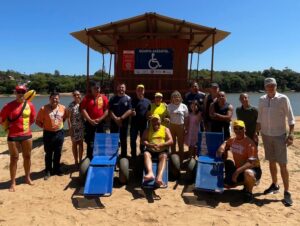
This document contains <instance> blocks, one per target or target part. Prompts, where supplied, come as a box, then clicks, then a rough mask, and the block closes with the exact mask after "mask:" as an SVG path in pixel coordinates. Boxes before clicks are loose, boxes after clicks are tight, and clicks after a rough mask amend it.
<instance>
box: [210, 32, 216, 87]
mask: <svg viewBox="0 0 300 226" xmlns="http://www.w3.org/2000/svg"><path fill="white" fill-rule="evenodd" d="M215 34H216V33H215V32H214V33H213V35H212V46H211V68H210V82H212V81H213V71H214V54H215V53H214V51H215Z"/></svg>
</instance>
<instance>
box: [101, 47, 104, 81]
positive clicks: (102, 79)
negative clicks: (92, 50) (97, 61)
mask: <svg viewBox="0 0 300 226" xmlns="http://www.w3.org/2000/svg"><path fill="white" fill-rule="evenodd" d="M101 77H102V78H101V85H102V86H103V81H104V78H103V77H104V53H103V48H102V75H101Z"/></svg>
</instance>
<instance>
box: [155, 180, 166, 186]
mask: <svg viewBox="0 0 300 226" xmlns="http://www.w3.org/2000/svg"><path fill="white" fill-rule="evenodd" d="M155 183H156V184H157V185H158V187H164V186H166V185H165V184H164V182H163V181H162V179H161V178H156V180H155Z"/></svg>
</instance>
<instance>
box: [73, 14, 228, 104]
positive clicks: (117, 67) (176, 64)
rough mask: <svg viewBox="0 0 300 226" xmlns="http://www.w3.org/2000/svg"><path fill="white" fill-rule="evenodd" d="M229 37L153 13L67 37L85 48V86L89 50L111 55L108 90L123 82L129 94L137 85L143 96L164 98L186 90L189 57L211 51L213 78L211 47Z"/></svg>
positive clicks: (211, 29)
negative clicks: (110, 77)
mask: <svg viewBox="0 0 300 226" xmlns="http://www.w3.org/2000/svg"><path fill="white" fill-rule="evenodd" d="M229 34H230V33H229V32H226V31H221V30H218V29H216V28H210V27H205V26H201V25H197V24H193V23H190V22H187V21H185V20H178V19H174V18H170V17H166V16H162V15H159V14H157V13H145V14H143V15H140V16H136V17H132V18H128V19H124V20H120V21H117V22H111V23H108V24H104V25H101V26H97V27H93V28H89V29H84V30H81V31H77V32H73V33H71V35H72V36H73V37H75V38H76V39H78V40H79V41H80V42H82V43H84V44H85V45H86V46H87V82H88V81H89V77H90V75H89V58H90V54H89V50H90V48H92V49H94V50H95V51H98V52H100V53H102V54H111V56H112V55H114V77H113V84H114V85H113V86H114V88H116V85H117V84H118V83H119V82H125V84H126V86H127V93H129V94H132V93H134V91H135V88H136V86H137V84H140V83H142V84H144V85H145V87H146V93H147V94H148V96H149V95H151V98H152V94H153V93H154V92H157V91H161V92H163V93H165V94H166V96H167V97H168V96H169V94H170V93H171V92H172V91H174V90H178V91H180V92H181V93H184V92H186V91H187V89H188V82H189V80H190V73H189V70H188V57H189V54H190V56H191V59H190V69H191V65H192V53H198V54H201V53H203V52H204V51H206V50H207V49H209V48H210V47H212V48H211V51H212V54H211V75H210V80H212V76H213V65H214V46H215V44H216V43H218V42H219V41H221V40H223V39H224V38H225V37H227V36H228V35H229Z"/></svg>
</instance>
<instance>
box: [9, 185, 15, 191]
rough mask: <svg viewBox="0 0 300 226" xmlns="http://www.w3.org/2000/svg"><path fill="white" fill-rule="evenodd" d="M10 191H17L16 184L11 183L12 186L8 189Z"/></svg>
mask: <svg viewBox="0 0 300 226" xmlns="http://www.w3.org/2000/svg"><path fill="white" fill-rule="evenodd" d="M8 191H9V192H15V191H16V184H11V186H10V188H9V189H8Z"/></svg>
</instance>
